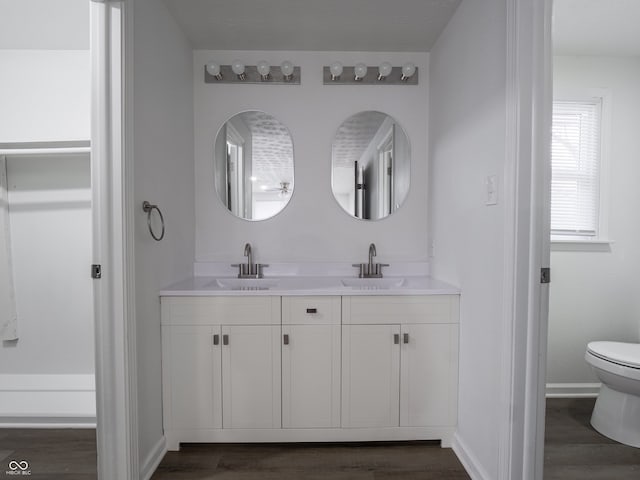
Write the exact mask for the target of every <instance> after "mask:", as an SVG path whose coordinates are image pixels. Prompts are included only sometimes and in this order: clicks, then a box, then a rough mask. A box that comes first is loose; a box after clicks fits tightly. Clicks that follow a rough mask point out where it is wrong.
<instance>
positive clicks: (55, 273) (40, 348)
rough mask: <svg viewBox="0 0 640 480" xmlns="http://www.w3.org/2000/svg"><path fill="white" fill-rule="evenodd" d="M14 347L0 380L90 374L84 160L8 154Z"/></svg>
mask: <svg viewBox="0 0 640 480" xmlns="http://www.w3.org/2000/svg"><path fill="white" fill-rule="evenodd" d="M7 173H8V182H9V212H10V213H9V219H10V223H11V241H12V260H13V267H14V281H15V291H16V306H17V311H18V333H19V337H20V338H19V340H18V341H17V342H15V341H11V342H4V343H3V347H2V348H0V374H65V373H66V374H91V373H93V371H94V358H93V302H92V291H91V288H92V285H91V279H90V278H89V275H88V274H87V268H88V265H89V264H90V263H91V262H90V259H91V175H90V165H89V155H73V156H70V155H58V156H43V157H24V156H8V157H7Z"/></svg>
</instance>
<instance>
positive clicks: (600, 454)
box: [544, 398, 640, 480]
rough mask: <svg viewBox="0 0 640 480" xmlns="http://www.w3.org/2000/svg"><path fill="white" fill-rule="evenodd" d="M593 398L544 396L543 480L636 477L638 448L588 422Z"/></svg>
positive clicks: (638, 476) (631, 479) (639, 466)
mask: <svg viewBox="0 0 640 480" xmlns="http://www.w3.org/2000/svg"><path fill="white" fill-rule="evenodd" d="M594 403H595V399H588V398H587V399H564V398H554V399H547V415H546V435H545V450H544V466H545V468H544V478H545V480H639V479H640V449H639V448H633V447H628V446H626V445H622V444H620V443H617V442H614V441H613V440H610V439H608V438H607V437H605V436H603V435H600V434H599V433H598V432H596V431H595V430H594V429H593V427H592V426H591V425H590V423H589V420H590V419H591V412H592V410H593V405H594Z"/></svg>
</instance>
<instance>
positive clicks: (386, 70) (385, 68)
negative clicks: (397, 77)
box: [378, 62, 393, 80]
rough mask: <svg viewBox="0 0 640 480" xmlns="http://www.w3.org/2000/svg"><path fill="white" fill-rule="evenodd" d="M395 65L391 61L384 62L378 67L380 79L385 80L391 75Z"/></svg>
mask: <svg viewBox="0 0 640 480" xmlns="http://www.w3.org/2000/svg"><path fill="white" fill-rule="evenodd" d="M392 69H393V67H392V66H391V64H390V63H389V62H382V63H381V64H380V66H379V67H378V80H384V79H385V78H387V77H388V76H389V74H390V73H391V70H392Z"/></svg>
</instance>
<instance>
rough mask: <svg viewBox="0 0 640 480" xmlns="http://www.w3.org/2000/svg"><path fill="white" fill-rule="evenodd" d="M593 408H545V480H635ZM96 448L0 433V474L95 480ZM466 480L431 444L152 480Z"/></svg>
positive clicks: (279, 459)
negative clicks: (13, 468) (16, 466)
mask: <svg viewBox="0 0 640 480" xmlns="http://www.w3.org/2000/svg"><path fill="white" fill-rule="evenodd" d="M593 403H594V400H592V399H551V400H548V401H547V418H546V421H547V433H546V442H545V475H544V478H545V480H560V479H562V480H578V479H580V480H639V479H640V449H637V448H632V447H627V446H625V445H621V444H618V443H616V442H614V441H612V440H609V439H608V438H606V437H603V436H602V435H600V434H599V433H597V432H596V431H595V430H593V428H592V427H591V425H590V424H589V418H590V416H591V410H592V409H593ZM95 448H96V447H95V431H93V430H30V429H4V430H0V478H11V476H9V475H6V473H5V472H6V471H7V470H8V465H9V462H11V461H12V460H15V461H17V462H21V461H27V462H28V463H29V469H30V470H31V476H30V477H29V478H33V479H47V480H49V479H51V480H53V479H55V480H94V479H96V478H97V476H96V473H95V470H96V451H95ZM20 478H26V477H23V476H21V477H20ZM468 478H469V476H468V475H467V474H466V473H465V472H464V470H463V469H462V466H461V465H460V463H459V462H458V460H457V458H456V456H455V454H454V453H453V451H452V450H450V449H441V448H440V447H439V445H438V444H437V443H434V442H416V443H405V444H402V443H398V444H394V443H391V444H359V445H352V444H315V445H308V444H289V445H278V444H276V445H268V444H267V445H265V444H262V445H232V444H227V445H203V444H193V445H185V446H183V448H182V450H181V451H180V452H170V453H168V454H167V455H166V456H165V458H164V459H163V461H162V463H161V465H160V467H159V468H158V470H157V471H156V473H155V474H154V475H153V480H164V479H185V480H189V479H193V480H196V479H198V480H205V479H221V480H227V479H229V480H252V479H260V480H271V479H278V480H287V479H296V480H298V479H310V480H314V479H318V480H320V479H323V480H329V479H331V480H333V479H354V480H359V479H367V480H380V479H400V480H412V479H416V480H418V479H420V480H430V479H442V480H457V479H468ZM514 480H515V479H514Z"/></svg>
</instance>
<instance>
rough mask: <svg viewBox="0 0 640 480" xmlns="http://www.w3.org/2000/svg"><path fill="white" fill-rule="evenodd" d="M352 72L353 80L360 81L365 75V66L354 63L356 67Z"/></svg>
mask: <svg viewBox="0 0 640 480" xmlns="http://www.w3.org/2000/svg"><path fill="white" fill-rule="evenodd" d="M353 72H354V73H355V78H354V80H356V81H359V80H362V79H363V78H364V76H365V75H366V74H367V66H366V65H365V64H364V63H356V66H355V67H353Z"/></svg>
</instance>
